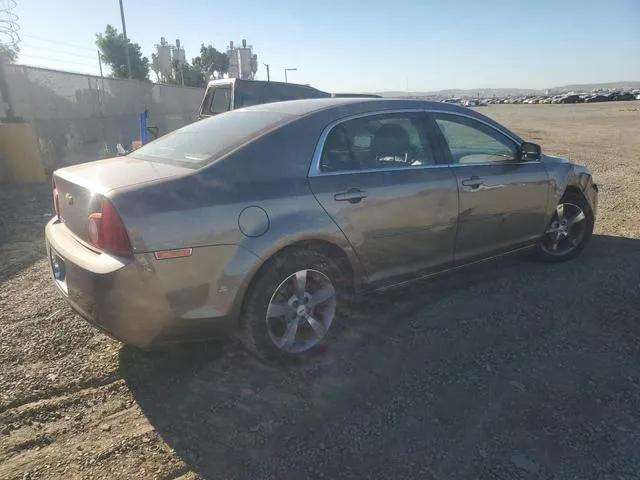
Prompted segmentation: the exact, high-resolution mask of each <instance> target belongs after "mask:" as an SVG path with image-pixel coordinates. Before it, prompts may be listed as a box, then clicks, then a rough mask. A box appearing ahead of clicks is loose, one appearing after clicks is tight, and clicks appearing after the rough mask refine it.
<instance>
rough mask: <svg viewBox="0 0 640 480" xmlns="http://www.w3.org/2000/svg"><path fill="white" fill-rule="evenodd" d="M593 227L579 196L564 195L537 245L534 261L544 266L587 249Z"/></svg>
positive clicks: (587, 207)
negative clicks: (536, 260)
mask: <svg viewBox="0 0 640 480" xmlns="http://www.w3.org/2000/svg"><path fill="white" fill-rule="evenodd" d="M593 225H594V219H593V213H592V212H591V209H590V208H589V205H588V204H587V202H586V201H585V200H584V198H583V197H582V195H579V194H577V193H574V192H567V193H565V194H564V195H563V197H562V199H561V200H560V202H559V203H558V206H557V207H556V210H555V212H554V214H553V217H552V218H551V221H550V222H549V225H548V226H547V229H546V230H545V233H544V236H543V237H542V238H541V239H540V241H539V243H538V248H537V257H538V258H539V259H540V260H542V261H545V262H563V261H565V260H569V259H571V258H573V257H575V256H576V255H578V254H579V253H580V252H581V251H582V250H584V248H585V247H586V246H587V243H588V242H589V239H590V238H591V234H592V232H593Z"/></svg>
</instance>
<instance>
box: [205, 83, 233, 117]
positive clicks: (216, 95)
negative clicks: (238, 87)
mask: <svg viewBox="0 0 640 480" xmlns="http://www.w3.org/2000/svg"><path fill="white" fill-rule="evenodd" d="M230 109H231V87H217V88H214V89H213V97H212V99H211V106H210V107H209V114H210V115H217V114H218V113H224V112H228V111H229V110H230Z"/></svg>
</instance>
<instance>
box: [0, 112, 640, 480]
mask: <svg viewBox="0 0 640 480" xmlns="http://www.w3.org/2000/svg"><path fill="white" fill-rule="evenodd" d="M638 104H640V102H624V103H607V104H585V105H531V106H529V105H513V106H511V105H501V106H492V107H487V108H484V109H483V110H482V111H483V112H485V113H487V114H489V115H491V116H493V117H494V118H496V119H497V120H498V121H502V122H504V123H505V124H507V125H509V126H511V127H512V128H514V129H515V130H516V131H518V132H519V133H521V134H522V135H523V136H524V137H525V138H528V139H531V140H532V141H536V142H539V143H541V144H542V145H543V148H544V149H545V151H547V152H549V153H556V154H564V155H568V156H570V158H572V159H573V160H580V161H581V162H582V163H585V164H587V165H588V166H589V167H590V168H591V169H592V171H593V172H594V174H595V176H596V178H597V181H598V183H599V184H600V191H601V193H600V206H599V216H598V220H597V226H596V234H595V235H594V237H593V240H592V244H591V245H590V246H589V248H588V249H587V250H586V251H585V252H584V253H583V255H582V256H581V257H580V258H578V259H576V260H575V261H573V262H570V263H567V264H562V265H539V264H535V263H530V262H529V261H527V260H526V259H523V258H520V257H514V258H511V259H504V260H501V261H499V262H496V263H492V264H488V265H484V266H482V267H474V268H473V269H470V270H466V271H464V272H458V273H457V274H455V275H447V276H444V277H440V278H438V279H436V280H432V281H429V282H423V283H420V284H417V285H415V286H413V287H411V288H408V289H404V290H396V291H391V292H387V293H384V294H380V295H376V296H375V297H372V298H367V299H363V300H362V301H361V302H360V303H359V304H358V305H356V306H355V308H354V309H353V311H351V312H350V313H349V315H347V316H346V317H345V318H343V322H344V324H346V325H345V326H344V327H343V328H341V329H340V330H339V338H336V337H335V336H334V339H333V341H332V342H330V343H329V347H328V348H327V349H326V350H325V351H324V352H322V353H320V354H318V355H317V356H316V357H314V358H312V359H310V360H309V361H308V362H305V363H304V364H301V365H297V366H289V367H286V368H285V367H279V368H275V367H269V366H265V365H263V364H261V363H259V362H257V361H255V360H254V359H253V358H251V357H250V356H248V355H247V354H245V352H244V351H243V350H242V349H241V348H239V347H238V346H237V345H235V344H232V343H230V342H225V343H220V344H206V345H198V346H191V347H188V348H177V349H174V350H172V351H168V352H163V353H154V354H142V353H140V352H138V351H136V350H134V349H130V348H127V347H122V346H121V345H120V344H118V343H117V342H114V341H112V340H110V339H109V338H107V337H105V336H104V335H102V334H100V333H98V332H97V331H96V330H94V329H93V328H92V327H90V326H89V325H87V324H86V323H85V322H83V321H82V320H80V319H79V318H78V317H77V316H75V315H74V314H73V313H72V312H71V310H70V309H69V308H68V307H67V306H66V304H65V303H64V302H63V301H62V300H61V299H60V298H59V297H58V295H57V294H56V293H55V292H54V288H53V286H52V285H51V282H50V280H49V274H48V266H47V263H46V261H45V260H44V258H43V257H44V248H43V244H42V229H43V227H44V223H45V222H46V220H47V218H48V217H49V216H50V214H51V206H50V193H49V188H48V186H43V187H38V188H32V187H22V188H8V187H6V186H2V187H1V188H2V189H1V190H0V227H1V230H0V282H1V283H0V478H3V479H5V478H6V479H36V478H47V479H50V478H52V479H71V478H94V479H100V478H110V479H111V478H161V479H169V478H180V479H195V478H214V479H227V478H228V479H231V478H241V479H245V478H256V479H262V478H292V479H298V478H311V479H317V478H327V479H330V478H354V479H355V478H358V479H359V478H420V479H450V478H456V479H457V478H469V479H496V480H497V479H500V480H511V479H514V480H515V479H547V478H548V479H573V478H579V479H585V478H593V479H603V480H605V479H607V480H609V479H611V480H613V479H616V480H619V479H633V478H640V373H639V371H638V365H639V364H640V313H639V312H640V270H639V268H638V267H639V265H640V215H638V211H639V207H640V184H639V183H638V178H640V157H639V155H638V151H640V111H639V110H640V108H638V107H639V105H638Z"/></svg>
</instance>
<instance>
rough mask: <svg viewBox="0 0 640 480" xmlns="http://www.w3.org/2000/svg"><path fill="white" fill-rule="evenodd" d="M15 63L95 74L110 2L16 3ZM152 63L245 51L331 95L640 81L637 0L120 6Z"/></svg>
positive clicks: (273, 0)
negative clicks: (159, 58) (161, 49)
mask: <svg viewBox="0 0 640 480" xmlns="http://www.w3.org/2000/svg"><path fill="white" fill-rule="evenodd" d="M17 3H18V5H17V8H16V9H15V12H16V13H17V15H18V17H19V20H18V22H19V25H20V37H21V43H20V49H21V55H20V59H19V63H24V64H29V65H38V66H43V67H47V68H56V69H59V70H69V71H78V72H86V73H95V74H97V73H98V56H97V49H96V46H95V35H96V34H97V33H99V32H101V31H104V28H105V26H106V25H107V24H108V23H109V24H111V25H113V26H115V27H116V28H117V29H118V30H119V31H121V20H120V10H119V3H118V0H56V1H51V0H17ZM123 3H124V9H125V16H126V27H127V34H128V36H129V38H130V39H131V40H132V41H133V42H136V43H139V44H140V45H141V46H142V51H143V52H144V54H145V56H147V57H148V58H149V59H151V53H152V52H154V51H155V48H154V45H155V44H157V43H159V42H160V37H161V36H164V37H166V39H167V40H168V41H170V42H172V43H173V42H175V39H176V38H179V39H180V40H181V42H182V44H183V46H184V48H185V51H186V56H187V59H188V60H189V61H190V59H191V58H193V57H195V56H197V55H198V51H199V48H200V44H201V43H205V44H212V45H213V46H214V47H216V48H217V49H218V50H224V49H225V48H226V46H227V45H228V43H229V41H230V40H233V41H234V42H235V43H239V42H240V41H241V40H242V39H243V38H245V39H246V40H247V43H248V44H249V45H253V47H254V53H256V54H257V55H258V61H259V64H260V68H259V70H258V73H257V78H259V79H266V69H265V68H264V66H263V63H268V64H269V65H270V73H271V80H284V69H285V68H296V69H297V70H296V71H292V72H289V73H288V77H289V81H291V82H296V83H305V84H311V85H313V86H314V87H317V88H320V89H323V90H327V91H333V92H338V91H342V92H379V91H407V90H408V91H435V90H440V89H447V88H460V89H467V88H536V89H542V88H547V87H553V86H560V85H566V84H575V83H600V82H612V81H630V80H640V0H608V1H606V2H604V1H601V0H600V1H592V0H582V1H577V0H576V1H574V0H537V1H526V0H525V1H519V0H509V1H504V0H483V1H478V0H446V1H445V0H441V1H434V0H432V1H428V0H413V1H411V0H393V1H389V0H386V1H380V0H366V1H365V0H340V1H335V0H323V1H322V2H319V1H315V2H314V1H311V0H297V1H294V0H264V1H260V0H243V1H236V2H216V1H213V0H187V1H183V2H178V1H176V0H172V1H167V0H123Z"/></svg>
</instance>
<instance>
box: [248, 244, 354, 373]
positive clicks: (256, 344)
mask: <svg viewBox="0 0 640 480" xmlns="http://www.w3.org/2000/svg"><path fill="white" fill-rule="evenodd" d="M297 272H298V273H297ZM299 272H306V273H305V275H304V276H305V278H306V280H305V282H306V283H307V285H306V287H307V288H308V289H309V291H310V292H312V291H313V289H314V288H316V287H317V288H316V291H317V292H320V290H322V292H329V291H330V290H331V289H330V288H329V287H328V283H327V282H329V283H330V285H331V287H332V288H333V294H334V300H331V299H329V300H326V301H325V302H323V303H322V304H319V305H317V306H313V307H311V303H312V301H313V300H312V298H313V295H311V294H310V296H309V297H307V293H308V292H307V291H306V290H305V291H304V296H305V297H306V298H305V299H304V300H303V301H304V302H305V303H307V302H308V305H309V309H308V311H307V310H305V309H306V308H307V307H306V306H305V307H304V308H301V307H302V303H301V302H300V301H299V300H298V298H299V296H298V295H296V292H295V291H294V290H295V285H299V284H298V283H297V281H298V278H301V277H302V276H303V275H302V274H300V273H299ZM344 285H345V276H344V275H343V274H342V272H341V271H340V269H339V268H338V267H337V266H336V264H335V263H334V262H333V261H332V260H331V259H330V258H328V257H327V256H325V255H323V254H321V253H318V252H315V251H313V250H306V249H291V250H289V251H287V252H283V253H282V254H279V255H277V256H276V257H274V258H273V259H271V260H269V262H268V263H267V264H266V265H265V266H264V268H263V271H262V272H260V273H259V274H258V277H257V278H256V279H255V280H254V281H253V282H252V285H251V286H250V288H249V291H248V293H247V296H246V297H245V302H244V305H243V309H242V325H241V329H240V332H239V339H240V341H241V342H242V343H243V344H244V346H245V347H246V348H247V349H248V350H249V351H250V352H251V353H253V354H254V355H256V356H258V357H259V358H260V359H261V360H264V361H267V362H282V361H290V360H294V359H300V358H302V357H304V356H305V355H307V354H309V353H310V352H312V351H314V350H317V349H318V347H320V345H322V343H323V342H324V341H325V340H326V338H327V334H330V333H331V329H330V327H331V324H332V323H333V320H334V319H335V318H336V316H337V315H336V312H337V307H338V305H339V303H340V302H339V300H341V297H342V294H343V291H344V289H343V286H344ZM289 289H292V290H291V295H289ZM322 292H320V293H322ZM316 298H319V296H318V297H316ZM270 305H273V306H274V308H273V310H271V309H270ZM283 305H284V310H285V311H286V313H285V314H283V315H282V316H279V315H278V312H280V309H282V308H283V307H282V306H283ZM287 305H288V306H287ZM330 307H332V308H333V310H332V311H331V308H330ZM287 308H289V309H290V311H289V310H287ZM301 310H305V312H303V313H302V314H301V313H300V311H301ZM274 311H275V312H276V315H273V312H274ZM268 314H271V315H272V316H271V317H268ZM306 315H308V316H306ZM293 316H295V319H294V320H291V318H293ZM309 316H310V317H311V320H314V319H315V318H316V317H318V319H317V320H316V321H314V322H312V321H311V320H308V318H309ZM330 316H331V318H329V317H330ZM326 320H328V322H327V321H326ZM296 322H297V327H295V330H296V332H294V333H293V335H294V337H295V338H296V340H297V338H298V337H300V338H301V340H302V337H303V336H307V334H309V336H310V338H309V345H308V346H307V344H306V343H304V342H301V346H300V347H299V348H298V346H297V343H296V342H295V341H294V342H293V343H291V342H289V341H287V340H285V337H287V333H288V332H290V331H291V330H294V329H293V328H291V330H289V328H290V327H291V326H292V324H293V323H296ZM312 325H313V326H312ZM320 327H322V328H320ZM324 327H326V328H324ZM333 330H335V328H333ZM318 331H321V332H322V331H324V332H325V333H324V335H322V336H321V337H320V336H319V334H318ZM280 334H282V337H280ZM314 336H315V337H316V338H315V340H317V342H316V343H314V342H313V341H312V340H314V338H313V337H314ZM287 338H290V336H289V337H287ZM278 342H281V345H278Z"/></svg>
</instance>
